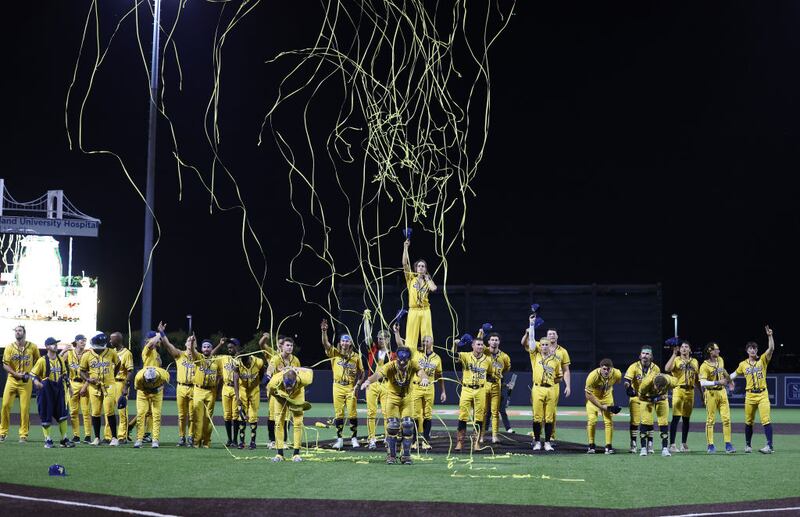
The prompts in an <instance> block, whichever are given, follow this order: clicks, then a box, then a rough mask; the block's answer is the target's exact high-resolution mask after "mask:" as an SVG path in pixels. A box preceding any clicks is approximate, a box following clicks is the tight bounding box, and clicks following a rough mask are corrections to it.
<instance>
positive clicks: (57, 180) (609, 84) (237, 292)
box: [0, 0, 800, 362]
mask: <svg viewBox="0 0 800 517" xmlns="http://www.w3.org/2000/svg"><path fill="white" fill-rule="evenodd" d="M102 4H103V5H102V6H101V17H102V24H101V27H102V31H103V32H102V34H103V37H104V42H105V41H107V38H108V36H110V33H111V31H112V30H113V27H114V25H115V24H116V23H117V21H119V16H120V15H121V14H122V13H124V11H125V9H126V8H129V6H130V2H122V1H120V2H119V6H118V8H117V10H113V9H111V8H110V7H113V6H112V5H111V4H114V2H108V1H105V2H102ZM233 5H238V4H234V3H231V6H233ZM509 5H510V4H509V3H507V2H502V1H501V2H500V6H501V8H502V10H504V11H507V10H508V6H509ZM174 7H175V2H174V1H173V0H165V1H164V11H165V14H164V18H165V23H168V22H171V21H172V20H173V19H174ZM88 8H89V2H87V1H83V0H82V1H79V2H55V1H51V2H46V3H45V4H43V5H42V6H40V7H39V8H36V9H26V10H24V11H19V12H17V13H16V14H15V16H14V17H9V18H8V19H7V20H8V27H7V28H6V30H5V31H4V32H3V33H2V36H0V37H1V38H2V41H3V44H4V48H5V49H6V53H5V54H6V57H5V61H6V63H5V64H6V73H5V74H4V78H5V81H4V83H5V88H4V90H5V91H6V95H5V107H6V109H5V113H6V120H7V123H6V124H4V125H3V140H2V141H3V143H4V153H3V154H4V167H3V171H2V173H0V176H2V177H4V178H5V179H6V185H7V188H8V189H9V190H10V192H11V194H12V195H13V196H14V197H15V198H16V199H18V200H30V199H33V198H35V197H38V196H39V195H41V194H43V193H44V192H45V191H46V190H48V189H64V190H65V193H66V195H67V197H68V198H69V199H70V200H71V201H72V202H73V203H74V204H75V205H76V206H77V207H79V208H80V209H81V210H82V211H84V212H85V213H87V214H89V215H92V216H95V217H98V218H100V219H101V220H102V226H101V229H100V238H99V239H78V240H76V248H75V255H74V264H75V269H76V270H77V271H78V272H79V271H80V270H85V271H86V272H87V274H90V275H92V276H98V277H99V278H100V285H101V288H100V298H101V300H100V308H99V324H100V326H101V327H102V328H104V329H110V330H111V329H118V328H125V327H126V326H127V323H126V321H127V313H128V309H129V307H130V304H131V302H132V300H133V298H134V296H135V294H136V291H137V289H138V287H139V283H140V281H141V270H142V230H141V228H142V221H143V217H144V213H143V212H144V207H143V204H142V202H141V200H140V199H139V198H138V196H137V195H136V193H135V191H134V190H133V188H132V187H131V186H130V184H129V183H128V181H127V180H126V178H125V175H124V173H123V172H122V170H121V168H120V166H119V164H118V162H117V161H116V160H114V159H113V158H111V157H109V156H104V155H86V154H83V153H81V152H80V151H78V150H77V149H73V150H72V151H70V150H69V148H68V141H67V137H66V130H65V127H64V126H65V124H64V119H65V117H64V106H65V100H66V95H67V90H68V88H69V85H70V82H71V80H72V74H73V69H74V66H75V61H76V58H77V56H78V52H79V46H80V41H81V35H82V32H83V27H84V22H85V20H86V12H87V10H88ZM229 8H230V7H229ZM470 8H471V9H473V8H474V7H470ZM218 11H219V4H213V3H207V2H199V1H191V2H188V3H187V5H186V8H185V9H184V11H183V13H182V14H181V19H180V23H179V30H178V32H177V34H176V41H178V50H179V53H180V54H179V55H180V60H181V66H182V73H183V77H182V79H183V89H182V91H178V90H177V78H178V76H177V72H176V70H177V68H176V66H175V61H174V58H172V57H168V59H167V61H166V75H165V80H166V82H167V94H166V95H167V106H168V110H169V114H170V115H171V117H172V120H173V123H174V124H175V127H176V130H177V131H178V134H179V136H178V140H179V142H178V144H179V147H180V150H181V153H182V155H183V156H184V157H185V158H188V159H190V160H191V161H192V162H193V163H194V164H196V165H197V166H198V167H200V168H201V169H203V170H208V168H209V166H210V163H211V153H210V151H209V148H208V145H207V143H206V142H205V140H204V137H203V134H202V125H203V110H204V103H205V102H206V100H207V99H208V96H209V93H210V81H211V76H212V71H211V38H212V35H213V31H214V27H215V25H216V23H217V13H218ZM321 12H322V9H321V7H320V6H319V5H318V4H317V3H313V2H312V3H308V4H307V5H303V6H301V5H300V4H299V3H285V2H279V3H274V2H262V3H261V4H259V5H258V6H257V7H256V8H255V10H254V11H253V12H252V13H250V14H249V15H248V16H247V17H245V18H244V20H243V21H242V23H241V24H240V25H239V26H237V28H236V29H235V30H234V31H233V33H232V34H231V36H230V38H229V40H228V41H227V42H226V46H225V47H224V50H223V56H224V65H223V83H222V84H223V86H222V90H221V94H220V102H221V104H220V126H221V130H222V143H221V146H220V150H221V153H222V155H223V157H224V160H225V163H226V165H228V166H229V168H230V170H231V171H232V172H233V173H234V174H235V175H236V177H237V179H238V180H239V182H240V186H241V187H242V192H243V194H242V195H243V197H244V199H245V202H246V206H247V207H248V209H249V215H250V217H251V220H252V223H253V225H254V229H255V231H256V233H257V234H258V236H259V238H260V239H261V240H262V244H263V246H264V248H265V249H266V250H267V265H268V268H269V269H268V272H267V282H266V284H265V287H266V289H267V295H268V297H269V300H270V302H271V304H272V307H273V309H274V317H275V320H276V323H277V320H280V319H281V318H283V317H284V316H286V315H288V314H291V313H294V312H296V311H303V314H304V316H303V318H302V319H298V320H292V322H291V323H290V324H289V325H287V328H286V329H285V330H287V331H289V332H291V333H296V334H298V335H299V337H300V340H301V343H302V342H303V341H307V342H308V345H307V346H306V347H305V348H306V350H307V351H306V352H304V353H303V355H304V356H305V357H307V358H309V359H311V358H316V357H317V356H321V347H320V350H318V349H317V341H318V327H317V324H318V321H319V317H320V315H321V311H320V310H319V309H317V308H315V307H313V306H309V305H306V304H303V303H302V302H301V299H300V295H299V290H298V289H297V287H295V286H292V285H289V284H287V283H286V282H285V281H284V279H285V278H286V277H287V275H288V260H289V258H290V257H291V256H292V255H293V254H294V253H295V252H296V251H297V248H298V244H299V242H300V241H299V239H300V236H299V235H300V234H299V231H300V227H299V225H298V221H297V218H296V217H295V216H294V215H293V213H292V211H291V208H290V206H289V205H288V203H287V202H286V199H287V196H288V182H287V180H286V174H287V166H286V164H285V162H283V161H282V160H281V158H280V156H279V153H278V150H277V147H276V145H275V143H274V141H273V140H272V138H271V136H270V135H269V132H268V131H267V132H266V133H265V139H264V143H263V144H262V145H261V146H260V147H259V146H257V145H256V139H257V135H258V131H259V127H260V124H261V121H262V120H263V117H264V114H265V112H266V110H267V109H268V107H269V106H270V105H271V102H272V101H273V100H274V98H275V94H276V88H277V85H278V82H279V80H280V78H281V77H282V75H283V74H285V73H286V72H287V71H288V69H289V65H290V64H291V62H290V61H286V62H278V63H275V64H265V63H264V61H266V60H267V59H269V58H271V57H273V56H274V55H275V54H277V53H278V52H280V51H284V50H290V49H294V48H300V47H305V46H309V45H311V44H312V43H313V41H314V38H315V37H316V35H317V33H318V30H319V23H320V20H321V16H322V14H321ZM131 22H132V20H128V21H126V22H124V23H123V26H122V29H121V30H120V32H119V33H118V34H117V36H116V37H115V40H114V42H113V44H112V47H111V50H110V51H109V53H108V54H107V56H106V58H105V61H104V63H103V65H102V67H101V69H100V72H99V74H98V76H97V79H96V81H95V83H94V85H93V90H92V92H91V96H90V97H89V101H88V103H87V105H86V113H85V115H84V126H83V144H84V148H85V149H86V150H92V149H107V150H113V151H115V152H116V153H118V154H119V155H120V157H121V158H122V159H123V160H124V163H125V165H126V166H127V168H128V171H129V172H130V173H131V174H132V176H133V177H134V178H135V181H136V182H137V183H138V184H139V185H140V186H142V188H143V185H144V175H145V159H146V139H147V133H146V130H147V79H146V76H145V73H144V68H143V63H142V59H141V57H140V56H139V53H138V52H139V51H138V48H137V46H136V34H135V27H134V25H133V23H131ZM142 22H143V23H142V26H141V33H142V40H143V42H144V52H145V55H147V56H148V59H149V49H150V43H149V38H150V31H151V28H150V26H148V24H147V21H146V20H145V19H144V18H143V19H142ZM798 23H800V4H798V3H797V2H725V3H705V2H703V3H697V2H692V3H685V4H684V3H680V4H675V3H667V4H665V3H663V2H633V3H620V2H556V3H552V4H547V5H541V3H539V2H519V3H518V5H517V6H516V8H515V15H514V16H513V18H512V20H511V22H510V24H509V26H508V28H507V29H506V30H505V32H503V34H502V35H501V36H500V37H499V38H498V40H497V42H496V44H495V46H494V47H493V48H492V49H491V51H490V56H489V60H490V66H491V87H492V90H491V94H492V97H491V126H490V129H489V140H488V142H487V148H486V151H485V157H484V160H483V162H482V164H481V166H480V168H479V172H478V176H477V178H476V179H475V181H474V183H473V185H472V187H473V190H474V192H475V193H476V196H475V197H471V198H470V204H469V206H468V209H467V221H466V242H465V246H466V252H464V251H462V250H461V249H460V248H458V247H457V248H455V249H454V251H453V252H452V253H451V255H450V257H449V270H448V282H449V283H452V284H460V283H471V284H481V283H485V284H528V283H536V284H591V283H612V284H613V283H642V284H648V283H661V284H662V287H663V293H664V304H663V306H664V324H663V327H664V328H665V329H671V328H672V325H671V319H670V316H669V315H670V314H671V313H673V312H676V313H678V314H679V315H680V323H681V335H683V336H686V337H688V338H689V339H691V340H692V341H693V342H696V343H705V342H706V341H708V340H711V339H716V340H719V341H720V343H721V344H722V345H723V349H724V348H725V347H727V348H729V349H733V350H735V352H729V353H728V354H727V355H729V356H730V355H734V356H739V355H742V356H743V355H744V352H743V345H744V342H745V341H747V340H749V339H757V340H758V341H759V342H761V343H762V344H764V343H765V342H766V340H765V336H764V333H763V325H764V324H766V323H769V324H771V325H772V326H773V328H774V329H775V334H776V338H777V341H778V343H784V344H785V347H784V348H783V349H782V350H781V351H780V354H779V355H777V356H776V358H778V360H780V357H781V355H785V354H791V353H797V352H796V350H797V345H796V343H797V338H798V330H797V327H796V325H794V324H793V323H792V322H793V321H795V320H794V319H793V318H792V317H791V314H792V312H793V310H794V304H795V303H794V301H795V296H796V294H797V292H798V291H797V285H798V282H797V274H796V269H795V268H796V256H795V252H794V250H795V248H794V246H795V244H796V242H797V238H798V227H799V226H800V224H799V223H800V220H799V217H798V208H797V205H796V198H797V194H798V189H797V187H796V183H797V182H796V181H795V177H796V175H797V172H798V170H800V167H799V165H800V154H799V153H798V145H797V142H798V138H799V137H800V125H798V120H800V101H799V100H798V96H800V93H798V92H800V67H798V66H797V63H798V56H799V55H800V31H798V30H797V25H798ZM90 32H91V31H90ZM89 43H90V44H91V41H90V42H89ZM104 44H105V43H104ZM90 46H91V45H90ZM93 52H94V50H93V49H92V48H88V49H84V54H83V58H82V59H84V61H82V66H80V67H79V71H78V81H77V83H76V87H75V89H74V90H73V94H72V95H73V97H72V102H73V106H72V108H71V110H70V113H69V116H68V119H69V123H70V125H71V127H72V130H73V131H72V134H73V137H74V136H75V135H76V134H77V120H78V115H77V113H78V108H79V106H80V101H81V99H82V96H83V95H84V94H85V92H86V80H87V78H88V76H89V66H90V65H91V63H90V62H87V61H85V60H86V59H93V57H92V56H93ZM170 55H171V52H170V54H168V56H170ZM321 95H322V96H323V100H324V99H325V98H324V95H325V93H324V92H323V93H322V94H321ZM301 108H302V104H289V105H287V107H286V108H285V109H284V110H283V111H282V112H281V114H280V117H281V118H280V119H279V121H280V122H281V123H282V124H286V125H288V126H291V125H292V124H295V125H296V126H297V125H298V124H299V123H300V122H298V120H299V118H300V116H301V113H300V111H299V110H300V109H301ZM337 108H338V106H332V110H335V109H337ZM326 115H329V113H326V112H325V110H324V109H318V110H317V111H314V112H313V113H312V116H313V117H318V118H319V121H320V122H319V124H320V126H324V124H325V122H324V121H325V120H326ZM158 145H159V151H158V162H157V164H158V165H157V167H158V172H157V174H158V180H157V181H158V183H157V194H156V198H157V208H156V211H157V216H158V218H159V221H160V223H161V226H162V232H163V235H162V242H161V245H160V246H159V248H158V249H157V252H156V265H155V303H154V309H153V312H154V317H155V318H156V319H157V320H158V319H164V320H165V321H167V322H169V323H170V325H171V326H172V327H180V326H182V325H183V324H184V321H185V319H184V316H185V314H187V313H192V314H193V315H194V317H195V325H196V327H197V328H198V330H199V331H200V332H201V333H203V334H210V333H211V332H215V331H217V330H222V331H224V332H225V333H227V334H229V335H238V336H247V337H249V336H250V335H252V333H253V332H255V331H256V328H255V327H256V318H257V309H258V294H257V290H256V287H255V284H254V282H253V281H252V279H251V278H250V277H249V276H248V273H247V271H246V266H245V261H244V255H243V253H242V247H241V242H240V230H241V220H240V214H239V212H237V211H235V210H232V211H222V212H220V211H218V210H214V212H213V213H212V214H209V197H208V194H207V193H205V192H204V190H203V189H202V188H201V187H200V186H199V182H198V181H197V178H196V176H193V175H192V173H191V172H190V171H187V170H184V175H183V191H182V193H183V198H182V200H181V201H179V200H178V194H179V186H178V175H177V173H176V170H177V168H176V165H175V161H174V159H173V158H172V156H171V153H172V144H171V139H170V136H169V126H168V125H167V124H166V123H165V122H164V121H163V119H162V121H161V122H160V123H159V140H158ZM301 159H302V157H301ZM324 169H325V168H324V164H321V165H320V171H319V174H320V175H321V176H323V175H324V174H325V170H324ZM328 181H330V180H329V179H328ZM321 182H322V186H323V187H324V186H325V179H322V180H321ZM218 186H219V189H220V190H219V192H220V196H221V199H223V203H222V204H223V205H226V206H230V205H231V204H232V199H233V189H232V188H231V186H230V184H229V183H226V182H225V181H223V180H221V179H220V180H219V185H218ZM321 190H322V191H323V192H324V191H325V189H324V188H323V189H321ZM323 195H325V194H323ZM331 201H332V205H330V206H332V207H336V206H337V205H336V200H335V199H332V200H331ZM329 210H331V213H332V216H331V217H332V219H331V221H332V223H331V224H337V222H338V221H339V219H338V217H341V215H342V214H341V211H339V210H337V209H335V208H334V209H331V208H330V207H329ZM395 237H396V240H391V239H385V240H384V242H383V247H382V251H383V253H384V254H385V258H384V260H385V261H386V263H387V265H389V264H391V265H396V266H397V267H399V266H400V254H401V251H402V237H401V235H400V233H399V232H395ZM429 241H430V240H429V239H426V238H425V237H422V238H419V239H415V240H414V244H413V246H412V255H413V257H418V256H424V257H426V258H428V260H429V261H432V265H433V266H438V265H439V264H437V263H436V262H435V261H433V260H432V259H434V253H433V250H432V249H431V247H430V244H431V243H430V242H429ZM530 248H533V249H534V250H535V251H533V252H531V251H525V250H526V249H530ZM248 249H249V250H250V251H251V252H254V251H255V248H253V247H252V245H249V247H248ZM62 254H63V255H64V257H66V248H65V247H64V246H62ZM412 259H413V258H412ZM65 260H66V259H65ZM440 273H441V271H440ZM441 276H442V275H441V274H439V277H438V278H436V279H437V280H438V281H439V283H440V284H441V282H442V278H441ZM313 295H314V296H317V295H319V296H321V294H320V291H314V292H313ZM316 301H318V302H319V303H322V304H324V303H325V300H324V298H320V299H318V300H316ZM353 309H355V310H361V308H353ZM521 311H522V312H521V314H520V318H521V319H522V320H523V321H524V318H525V316H526V314H525V313H524V308H521ZM139 314H140V309H139V308H138V307H137V308H136V309H135V310H134V316H133V327H134V328H138V326H139ZM157 320H156V321H157ZM268 320H269V318H268V317H267V321H265V322H264V323H262V326H261V327H262V328H267V327H268V326H269V321H268ZM460 330H462V331H464V330H471V329H460ZM513 330H517V329H513ZM565 337H566V336H565ZM664 337H665V338H666V337H668V336H664ZM508 346H511V345H508ZM309 362H310V361H309Z"/></svg>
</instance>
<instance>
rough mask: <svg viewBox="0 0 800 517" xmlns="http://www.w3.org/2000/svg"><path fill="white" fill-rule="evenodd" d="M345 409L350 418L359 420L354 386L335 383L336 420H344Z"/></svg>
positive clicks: (334, 407) (334, 410)
mask: <svg viewBox="0 0 800 517" xmlns="http://www.w3.org/2000/svg"><path fill="white" fill-rule="evenodd" d="M345 408H347V415H348V418H358V414H357V413H356V397H355V395H354V394H353V386H352V385H351V384H338V383H334V385H333V414H334V418H336V419H343V418H344V412H345V411H344V410H345ZM275 425H278V424H275Z"/></svg>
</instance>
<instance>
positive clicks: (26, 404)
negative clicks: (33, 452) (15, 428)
mask: <svg viewBox="0 0 800 517" xmlns="http://www.w3.org/2000/svg"><path fill="white" fill-rule="evenodd" d="M25 335H26V334H25V327H23V326H22V325H19V326H17V327H14V342H13V343H11V344H10V345H8V346H6V349H5V350H4V351H3V369H4V370H5V371H6V373H7V374H8V377H7V378H6V387H5V388H4V389H3V405H2V409H1V410H0V442H4V441H6V436H7V435H8V428H9V426H10V424H11V406H12V405H13V404H14V399H15V398H17V397H19V443H26V442H27V441H28V431H29V430H30V418H31V417H30V408H31V393H32V392H33V384H32V383H31V379H30V376H29V375H28V372H30V371H31V368H33V365H34V364H35V363H36V361H38V360H39V348H38V347H37V346H36V345H34V344H33V343H31V342H30V341H26V340H25Z"/></svg>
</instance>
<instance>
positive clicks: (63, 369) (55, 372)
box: [30, 355, 69, 382]
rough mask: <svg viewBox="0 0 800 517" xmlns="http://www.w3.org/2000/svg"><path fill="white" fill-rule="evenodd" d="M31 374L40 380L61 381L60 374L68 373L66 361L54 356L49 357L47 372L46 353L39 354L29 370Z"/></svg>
mask: <svg viewBox="0 0 800 517" xmlns="http://www.w3.org/2000/svg"><path fill="white" fill-rule="evenodd" d="M30 374H31V375H35V376H36V377H38V378H39V380H40V381H53V382H59V381H62V380H63V379H62V377H61V376H62V375H69V366H68V365H67V362H66V361H64V360H63V359H61V358H60V357H58V356H56V358H55V359H50V374H49V375H48V374H47V355H43V356H41V357H40V358H39V359H38V360H37V361H36V364H34V365H33V368H31V371H30Z"/></svg>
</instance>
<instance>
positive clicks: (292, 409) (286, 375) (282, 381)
mask: <svg viewBox="0 0 800 517" xmlns="http://www.w3.org/2000/svg"><path fill="white" fill-rule="evenodd" d="M313 381H314V372H313V371H312V370H311V369H310V368H299V367H294V366H290V367H287V368H284V369H282V370H281V371H279V372H277V373H276V374H275V375H273V376H272V378H271V379H270V381H269V384H267V392H268V393H269V395H270V398H271V399H272V398H274V399H276V400H277V401H278V404H277V408H278V412H277V414H276V415H275V416H276V419H275V423H276V425H277V428H276V430H275V431H276V439H277V442H278V443H277V444H276V447H277V449H278V450H277V454H276V455H275V457H274V458H272V461H283V460H284V457H283V448H284V439H285V429H286V418H287V416H288V415H289V413H291V414H292V428H293V429H294V444H293V445H294V453H293V454H292V461H294V462H299V461H303V458H302V457H301V456H300V447H301V446H302V444H303V442H302V440H303V412H304V411H305V410H307V409H310V408H311V404H309V403H308V402H306V396H305V388H306V386H308V385H310V384H311V383H312V382H313Z"/></svg>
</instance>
